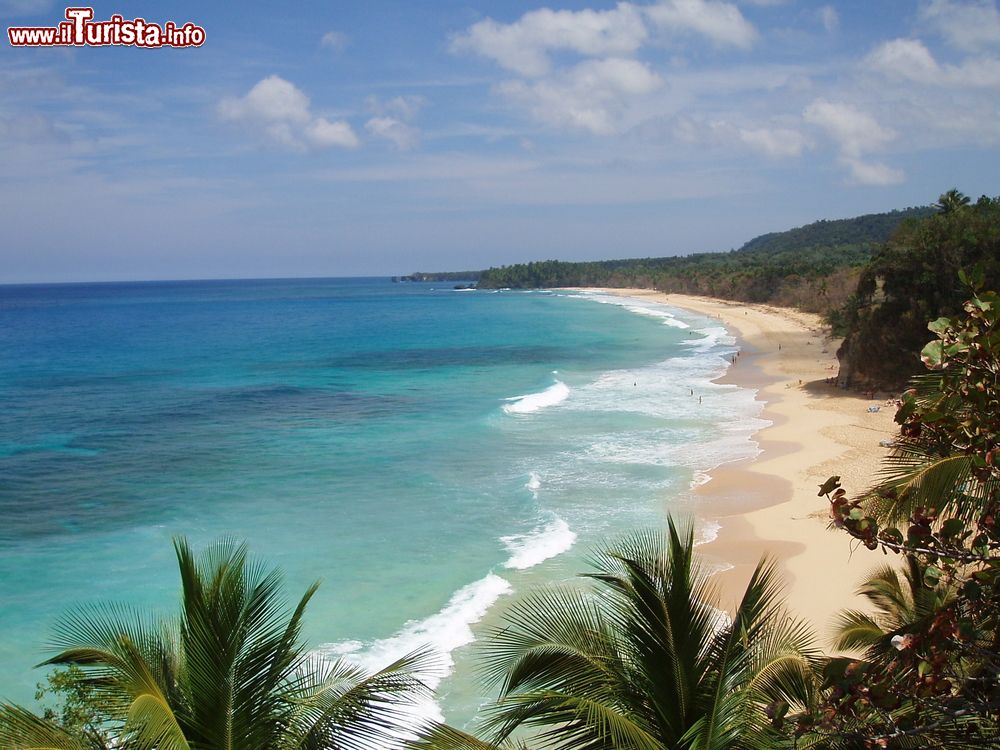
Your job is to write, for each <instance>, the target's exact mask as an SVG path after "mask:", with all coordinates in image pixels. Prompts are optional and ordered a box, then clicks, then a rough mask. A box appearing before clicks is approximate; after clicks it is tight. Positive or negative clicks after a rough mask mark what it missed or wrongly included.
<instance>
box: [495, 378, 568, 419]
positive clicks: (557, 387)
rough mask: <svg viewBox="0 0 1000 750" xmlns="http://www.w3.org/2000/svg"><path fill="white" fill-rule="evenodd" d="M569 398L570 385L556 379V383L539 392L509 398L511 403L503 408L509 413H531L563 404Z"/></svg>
mask: <svg viewBox="0 0 1000 750" xmlns="http://www.w3.org/2000/svg"><path fill="white" fill-rule="evenodd" d="M567 398H569V386H567V385H566V384H565V383H563V382H562V381H561V380H556V382H555V383H553V384H552V385H550V386H549V387H548V388H546V389H545V390H544V391H540V392H539V393H529V394H527V395H524V396H513V397H511V398H509V399H507V400H508V401H510V403H509V404H505V405H504V407H503V410H504V411H505V412H506V413H507V414H531V413H532V412H536V411H539V410H540V409H544V408H546V407H548V406H555V405H556V404H561V403H562V402H563V401H565V400H566V399H567Z"/></svg>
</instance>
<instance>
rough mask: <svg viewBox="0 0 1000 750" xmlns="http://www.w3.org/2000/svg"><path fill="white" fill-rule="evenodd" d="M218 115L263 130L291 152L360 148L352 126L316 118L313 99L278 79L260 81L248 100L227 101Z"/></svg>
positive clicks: (244, 97)
mask: <svg viewBox="0 0 1000 750" xmlns="http://www.w3.org/2000/svg"><path fill="white" fill-rule="evenodd" d="M218 112H219V116H220V117H222V119H224V120H228V121H230V122H238V123H246V124H249V125H250V126H252V127H255V128H259V129H260V130H261V132H263V133H264V134H265V135H266V136H267V137H268V138H270V139H271V140H273V141H275V142H277V143H280V144H282V145H284V146H288V147H291V148H296V149H304V148H317V149H323V148H329V147H331V146H339V147H343V148H354V147H356V146H357V145H358V137H357V136H356V135H355V133H354V130H353V129H352V128H351V126H350V124H349V123H347V122H346V121H343V120H340V121H337V122H330V121H329V120H327V119H326V118H324V117H319V116H317V115H314V114H313V112H312V109H311V106H310V102H309V97H308V96H306V95H305V93H303V92H302V90H301V89H299V88H298V87H297V86H295V84H293V83H291V82H289V81H286V80H285V79H284V78H281V77H279V76H276V75H272V76H268V77H267V78H264V79H263V80H261V81H259V82H258V83H257V84H256V85H254V87H253V88H252V89H250V91H248V92H247V93H246V94H245V95H244V96H240V97H226V98H225V99H223V100H222V101H221V102H219V107H218Z"/></svg>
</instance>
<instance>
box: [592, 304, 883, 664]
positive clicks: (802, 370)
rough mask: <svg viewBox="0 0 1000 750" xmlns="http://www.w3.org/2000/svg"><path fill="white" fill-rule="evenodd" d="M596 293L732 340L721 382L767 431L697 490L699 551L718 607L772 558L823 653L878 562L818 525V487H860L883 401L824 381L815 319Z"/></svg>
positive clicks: (873, 465) (879, 432) (822, 514)
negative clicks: (676, 313)
mask: <svg viewBox="0 0 1000 750" xmlns="http://www.w3.org/2000/svg"><path fill="white" fill-rule="evenodd" d="M601 291H606V292H608V293H612V294H619V295H626V296H633V297H640V298H643V299H647V300H656V301H660V302H664V303H668V304H670V305H673V306H675V307H680V308H684V309H687V310H691V311H694V312H697V313H701V314H703V315H708V316H711V317H715V318H718V319H719V320H721V321H722V323H723V324H724V325H725V326H726V328H727V329H729V330H730V331H731V332H732V333H733V334H735V335H736V336H737V337H738V339H739V346H740V348H741V354H740V355H739V357H738V359H737V361H736V363H735V364H734V365H733V366H732V367H731V368H730V369H729V371H728V373H727V374H726V375H725V376H724V378H723V379H722V380H721V381H720V382H726V383H734V384H736V385H740V386H744V387H748V388H754V389H757V391H758V399H760V400H761V401H764V402H765V404H766V405H765V407H764V410H763V413H762V415H761V416H762V417H763V418H764V419H767V420H770V421H771V422H772V425H771V426H770V427H767V428H765V429H763V430H761V431H760V432H759V433H757V435H756V436H755V439H756V440H757V442H758V443H759V445H760V448H761V451H762V452H761V454H760V456H759V457H758V458H757V459H756V460H753V461H750V462H740V463H734V464H726V465H723V466H721V467H719V468H718V469H716V470H715V471H713V472H712V479H711V481H709V482H708V483H707V484H705V485H703V486H701V487H700V488H698V494H699V495H700V497H701V500H702V501H703V502H702V504H701V511H700V512H701V513H702V514H704V515H706V516H707V517H709V518H711V519H715V520H717V521H718V522H719V524H720V526H721V528H720V531H719V535H718V538H717V539H716V540H715V541H714V542H711V543H710V544H707V545H705V546H704V547H703V548H702V549H703V551H704V552H705V554H706V555H707V556H709V557H711V558H715V559H717V560H719V561H724V562H726V563H728V564H730V565H732V566H733V567H732V569H731V570H728V571H726V572H724V573H721V574H719V581H720V585H721V589H722V603H723V604H724V605H726V606H727V607H729V608H731V607H732V606H733V605H734V604H735V603H736V601H737V599H738V597H739V595H740V593H741V592H742V590H743V588H744V587H745V585H746V582H747V580H748V579H749V577H750V574H751V572H752V570H753V567H754V565H755V564H756V562H757V560H758V559H759V558H760V557H761V556H762V555H765V554H767V555H770V556H772V557H774V558H776V559H777V560H778V561H779V562H780V566H781V569H782V572H783V574H784V576H785V580H786V583H787V602H788V606H789V608H790V609H791V610H792V612H794V613H796V614H797V615H799V616H801V617H804V618H806V619H807V620H809V621H810V622H811V623H812V624H813V626H814V628H815V630H816V633H817V635H818V636H819V637H820V639H821V643H822V645H823V646H824V647H826V646H827V642H828V640H829V637H830V634H831V624H832V620H833V618H834V617H835V615H836V613H837V612H838V611H840V610H841V609H843V608H845V607H859V606H860V605H861V601H860V599H859V598H858V597H857V596H856V595H855V594H854V592H855V590H856V589H857V586H858V583H859V582H860V581H861V580H863V578H864V577H865V575H866V574H867V573H868V572H869V571H870V570H872V569H873V568H875V567H876V566H878V565H881V564H882V563H883V559H884V558H883V557H882V555H881V554H876V553H873V552H870V551H869V550H867V549H864V548H863V547H862V548H861V549H856V545H855V544H853V543H852V540H851V539H850V538H849V537H848V536H847V535H846V534H844V533H843V532H840V531H836V530H829V529H828V528H827V526H828V522H829V515H828V508H827V501H826V500H825V499H824V498H821V497H818V496H817V490H818V488H819V485H821V484H822V483H823V482H824V481H826V479H827V478H828V477H829V476H831V475H833V474H839V475H840V476H841V478H842V479H841V481H842V482H843V484H844V486H845V488H846V489H847V490H848V492H849V493H851V494H854V493H856V492H860V491H861V490H863V489H865V488H866V487H868V486H869V485H870V484H871V482H872V479H873V478H874V476H875V474H876V472H877V470H878V466H879V463H880V461H881V460H882V457H883V456H884V455H885V454H886V453H887V449H886V448H883V447H881V446H880V445H879V441H880V440H883V439H887V438H891V437H892V435H893V432H894V430H893V427H894V423H893V421H892V417H893V414H894V412H895V409H894V407H892V406H886V404H885V401H886V398H887V396H888V394H876V396H875V398H872V399H868V398H865V397H864V396H863V395H861V394H857V393H851V392H847V391H843V390H841V389H838V388H837V387H836V386H835V385H831V384H828V383H827V382H826V380H827V378H830V377H832V376H835V375H836V373H837V358H836V350H837V346H838V345H839V343H840V342H839V341H838V340H833V339H830V338H828V337H827V336H826V328H825V326H824V325H823V323H822V321H821V320H820V318H819V316H816V315H810V314H808V313H803V312H799V311H797V310H791V309H787V308H777V307H771V306H766V305H749V304H742V303H734V302H728V301H724V300H717V299H709V298H702V297H690V296H685V295H677V294H670V295H667V294H662V293H659V292H653V291H650V290H643V289H606V290H601ZM870 406H871V407H874V406H878V407H880V408H879V410H878V411H869V407H870Z"/></svg>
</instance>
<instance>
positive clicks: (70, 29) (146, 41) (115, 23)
mask: <svg viewBox="0 0 1000 750" xmlns="http://www.w3.org/2000/svg"><path fill="white" fill-rule="evenodd" d="M93 19H94V9H93V8H67V9H66V20H65V21H61V22H60V23H59V25H58V26H11V27H9V28H8V29H7V38H8V39H10V44H11V46H12V47H85V46H93V47H106V46H111V45H121V46H124V47H200V46H201V45H203V44H204V43H205V29H203V28H202V27H201V26H195V25H194V24H193V23H191V22H190V21H189V22H188V23H186V24H184V25H183V26H179V25H177V24H175V23H174V22H173V21H166V22H164V23H163V24H158V23H153V22H149V21H146V20H145V19H143V18H133V19H132V20H126V19H125V18H123V17H122V16H119V15H117V14H116V15H113V16H111V18H110V19H108V20H107V21H94V20H93Z"/></svg>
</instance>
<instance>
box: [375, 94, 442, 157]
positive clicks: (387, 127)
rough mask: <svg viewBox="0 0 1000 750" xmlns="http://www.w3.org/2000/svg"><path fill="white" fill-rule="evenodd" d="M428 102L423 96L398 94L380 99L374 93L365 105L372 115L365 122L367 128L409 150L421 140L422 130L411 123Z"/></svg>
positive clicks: (401, 149)
mask: <svg viewBox="0 0 1000 750" xmlns="http://www.w3.org/2000/svg"><path fill="white" fill-rule="evenodd" d="M426 104H427V100H426V99H425V98H424V97H422V96H413V95H406V96H396V97H393V98H392V99H385V100H383V99H379V98H378V97H377V96H375V95H374V94H373V95H372V96H369V97H368V98H367V99H365V106H366V107H367V108H368V111H369V112H371V113H372V114H373V115H374V117H372V118H371V119H370V120H368V122H366V123H365V130H367V131H368V132H369V133H370V134H371V135H373V136H374V137H376V138H381V139H383V140H386V141H389V142H390V143H391V144H392V145H393V146H395V147H396V148H397V149H399V150H400V151H409V150H410V149H412V148H414V147H415V146H416V145H417V144H418V143H419V142H420V130H419V129H417V128H416V127H414V126H413V125H410V124H409V122H410V121H411V120H413V119H414V118H415V117H416V116H417V115H418V114H419V113H420V110H421V109H423V108H424V106H425V105H426Z"/></svg>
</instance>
